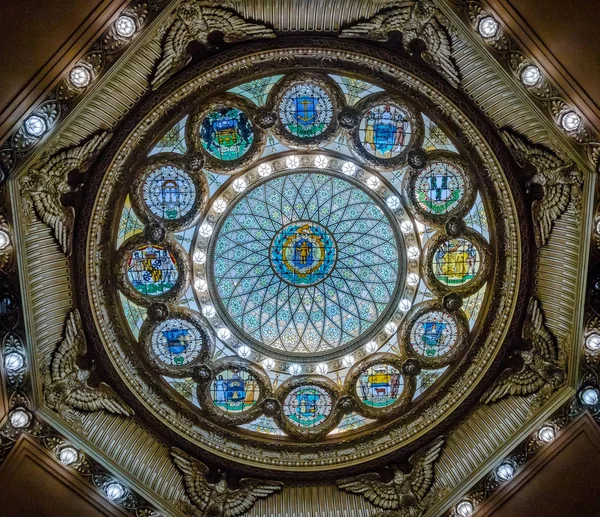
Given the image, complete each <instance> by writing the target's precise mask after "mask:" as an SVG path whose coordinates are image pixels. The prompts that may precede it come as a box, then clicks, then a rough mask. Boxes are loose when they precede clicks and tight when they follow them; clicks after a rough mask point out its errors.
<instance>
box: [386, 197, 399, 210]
mask: <svg viewBox="0 0 600 517" xmlns="http://www.w3.org/2000/svg"><path fill="white" fill-rule="evenodd" d="M385 204H386V205H387V206H388V208H389V209H390V210H398V208H400V198H399V197H398V196H390V197H388V198H387V199H386V200H385Z"/></svg>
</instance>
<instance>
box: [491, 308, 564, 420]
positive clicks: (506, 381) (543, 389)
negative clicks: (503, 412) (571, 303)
mask: <svg viewBox="0 0 600 517" xmlns="http://www.w3.org/2000/svg"><path fill="white" fill-rule="evenodd" d="M522 337H523V340H524V341H526V342H527V344H530V345H531V348H530V349H528V350H521V351H517V353H516V354H517V355H518V356H519V357H520V358H521V359H522V361H523V364H522V366H521V368H520V369H519V370H517V369H515V368H507V369H506V370H505V371H504V372H503V373H502V374H501V375H500V378H498V379H497V380H496V381H495V382H494V384H492V386H491V387H490V388H489V389H488V390H487V391H486V392H485V393H484V395H483V397H482V398H481V401H482V402H483V403H485V404H490V403H492V402H496V401H498V400H500V399H502V398H504V397H506V396H508V395H532V394H534V393H535V394H536V397H535V398H534V400H533V403H532V407H534V408H535V407H541V405H542V404H543V403H544V402H546V400H548V398H549V397H550V395H552V393H553V392H554V391H556V390H557V389H558V388H560V387H561V386H562V385H563V384H564V383H565V381H566V378H567V376H566V356H565V353H564V351H563V350H562V349H561V348H560V347H559V346H558V344H557V341H556V337H555V336H554V335H553V334H552V332H550V330H549V329H548V327H547V326H546V323H545V322H544V314H543V312H542V309H541V308H540V303H539V302H538V300H537V299H536V298H534V297H532V298H530V300H529V305H528V306H527V314H526V316H525V322H524V324H523V332H522Z"/></svg>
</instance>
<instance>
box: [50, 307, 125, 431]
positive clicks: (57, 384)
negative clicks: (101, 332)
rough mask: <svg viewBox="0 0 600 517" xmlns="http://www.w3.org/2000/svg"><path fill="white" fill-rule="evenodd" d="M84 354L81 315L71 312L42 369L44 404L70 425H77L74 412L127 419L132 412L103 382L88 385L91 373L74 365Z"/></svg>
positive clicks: (84, 342)
mask: <svg viewBox="0 0 600 517" xmlns="http://www.w3.org/2000/svg"><path fill="white" fill-rule="evenodd" d="M86 351H87V345H86V339H85V335H84V333H83V326H82V323H81V316H80V315H79V311H77V310H75V311H72V312H71V313H70V314H69V317H68V318H67V322H66V324H65V337H64V339H63V340H62V341H61V343H60V345H59V346H58V348H57V350H56V351H55V352H54V354H53V356H52V360H51V362H50V365H49V368H44V370H43V375H44V379H43V381H44V397H45V400H46V404H47V405H48V406H49V407H50V408H52V409H53V410H55V411H56V412H57V413H58V414H60V415H61V416H62V417H64V418H65V419H67V420H68V421H70V422H71V423H73V424H75V425H78V424H79V422H80V419H79V416H78V415H77V413H76V411H74V410H80V411H100V410H102V409H103V410H105V411H108V412H109V413H114V414H118V415H124V416H131V415H133V410H132V409H131V408H130V407H129V406H128V405H127V404H125V402H123V401H122V400H121V398H120V397H119V396H118V395H117V394H116V393H115V392H114V391H113V389H112V388H111V387H109V386H108V385H107V384H105V383H104V382H101V383H100V384H99V385H98V387H96V388H92V387H90V386H89V385H88V379H89V377H90V374H91V372H90V371H88V370H83V369H81V368H79V367H78V366H77V361H78V360H79V359H81V358H82V357H83V356H84V355H85V354H86Z"/></svg>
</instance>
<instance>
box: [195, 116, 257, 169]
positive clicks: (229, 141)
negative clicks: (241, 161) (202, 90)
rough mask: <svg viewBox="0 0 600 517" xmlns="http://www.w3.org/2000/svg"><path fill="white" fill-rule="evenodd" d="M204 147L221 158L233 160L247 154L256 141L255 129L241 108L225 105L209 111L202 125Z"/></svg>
mask: <svg viewBox="0 0 600 517" xmlns="http://www.w3.org/2000/svg"><path fill="white" fill-rule="evenodd" d="M200 140H201V142H202V147H203V148H204V149H205V150H206V151H207V152H208V153H209V154H210V155H211V156H214V157H215V158H217V159H219V160H224V161H232V160H237V159H238V158H241V157H242V156H244V154H246V152H247V151H248V149H250V146H251V145H252V142H254V130H253V129H252V123H251V122H250V119H249V118H248V116H247V115H246V114H245V113H244V112H243V111H242V110H240V109H238V108H233V107H229V106H227V107H223V108H220V109H217V110H214V111H211V112H209V113H208V114H207V115H206V116H205V117H204V119H203V120H202V124H201V125H200Z"/></svg>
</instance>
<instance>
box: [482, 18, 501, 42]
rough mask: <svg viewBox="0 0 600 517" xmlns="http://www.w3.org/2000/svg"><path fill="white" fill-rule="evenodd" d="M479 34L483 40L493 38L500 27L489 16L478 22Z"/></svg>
mask: <svg viewBox="0 0 600 517" xmlns="http://www.w3.org/2000/svg"><path fill="white" fill-rule="evenodd" d="M478 28H479V34H481V35H482V36H483V37H484V38H493V37H494V36H495V35H496V34H498V31H499V30H500V25H499V24H498V22H497V21H496V20H494V18H492V17H491V16H486V17H485V18H482V19H481V21H480V22H479V27H478Z"/></svg>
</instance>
